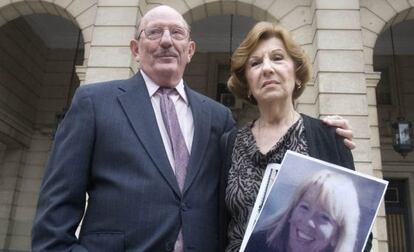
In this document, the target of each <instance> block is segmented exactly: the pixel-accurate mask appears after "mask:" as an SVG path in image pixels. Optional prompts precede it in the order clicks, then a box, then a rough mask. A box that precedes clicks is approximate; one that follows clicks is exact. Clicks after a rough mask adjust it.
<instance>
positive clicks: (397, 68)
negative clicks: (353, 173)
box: [373, 14, 414, 251]
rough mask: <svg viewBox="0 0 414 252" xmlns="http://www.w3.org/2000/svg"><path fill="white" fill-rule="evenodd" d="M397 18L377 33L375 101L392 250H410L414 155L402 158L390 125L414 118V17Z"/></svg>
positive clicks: (374, 62)
mask: <svg viewBox="0 0 414 252" xmlns="http://www.w3.org/2000/svg"><path fill="white" fill-rule="evenodd" d="M403 16H405V15H404V14H403ZM398 17H400V18H401V14H399V15H397V16H396V17H395V18H393V19H392V20H391V21H390V22H389V23H388V24H387V25H386V26H385V28H384V30H383V31H382V32H381V33H380V35H379V36H378V39H377V41H376V44H375V47H374V53H373V68H374V71H376V72H380V73H381V79H380V81H379V83H378V86H377V88H376V101H377V109H378V122H379V134H380V144H381V157H382V168H383V174H384V177H385V178H386V179H387V180H389V181H390V184H389V188H388V190H387V194H386V197H385V210H386V215H387V231H388V241H389V243H388V244H389V250H390V251H411V250H412V248H414V246H413V241H412V239H411V237H412V235H413V222H412V220H413V217H414V216H413V213H412V210H411V209H412V206H413V205H412V202H413V195H412V192H413V188H414V180H413V177H414V154H413V153H409V154H408V155H407V156H406V157H405V158H403V157H402V156H401V155H400V154H399V153H397V152H395V151H394V150H393V147H392V140H393V135H392V126H391V124H392V122H394V121H396V119H397V117H400V116H404V117H405V118H406V119H407V120H409V121H411V122H413V120H414V113H413V112H412V108H413V106H414V104H413V103H412V101H413V98H414V86H413V85H412V81H413V80H414V75H413V74H412V73H413V70H414V46H413V45H414V32H413V29H412V27H413V26H414V20H413V19H411V20H404V21H401V19H398ZM390 28H391V29H392V34H393V40H391V29H390ZM392 42H393V43H394V50H393V48H392ZM410 202H411V203H410Z"/></svg>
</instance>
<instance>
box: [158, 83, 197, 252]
mask: <svg viewBox="0 0 414 252" xmlns="http://www.w3.org/2000/svg"><path fill="white" fill-rule="evenodd" d="M174 92H177V91H176V90H175V89H171V88H159V89H158V93H159V94H160V98H161V99H160V107H161V114H162V119H163V121H164V125H165V128H166V130H167V133H168V137H169V138H170V142H171V148H172V153H173V156H174V168H175V177H176V178H177V182H178V187H179V188H180V190H181V192H183V189H184V181H185V176H186V174H187V164H188V160H189V158H190V154H189V152H188V149H187V145H186V144H185V140H184V136H183V133H182V132H181V128H180V124H179V122H178V117H177V112H176V111H175V106H174V103H173V101H172V100H171V99H170V97H169V95H170V94H172V93H174ZM174 251H175V252H182V251H184V246H183V235H182V230H181V229H180V232H179V234H178V238H177V241H176V242H175V247H174Z"/></svg>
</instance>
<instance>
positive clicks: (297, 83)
mask: <svg viewBox="0 0 414 252" xmlns="http://www.w3.org/2000/svg"><path fill="white" fill-rule="evenodd" d="M295 87H296V89H301V88H302V83H301V82H300V81H295Z"/></svg>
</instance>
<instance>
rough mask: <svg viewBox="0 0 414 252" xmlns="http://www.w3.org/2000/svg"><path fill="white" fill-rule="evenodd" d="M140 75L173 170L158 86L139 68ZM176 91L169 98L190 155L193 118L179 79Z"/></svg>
mask: <svg viewBox="0 0 414 252" xmlns="http://www.w3.org/2000/svg"><path fill="white" fill-rule="evenodd" d="M140 72H141V74H142V77H143V78H144V80H145V85H146V86H147V90H148V93H149V96H150V99H151V103H152V108H153V109H154V112H155V118H156V119H157V124H158V129H159V130H160V133H161V138H162V142H163V143H164V148H165V152H166V153H167V156H168V160H169V161H170V164H171V167H172V168H173V170H174V172H175V167H174V156H173V153H172V148H171V142H170V138H169V137H168V133H167V130H166V128H165V125H164V121H163V119H162V114H161V107H160V95H159V94H158V93H157V91H158V88H159V87H160V86H159V85H157V84H156V83H155V82H154V81H152V80H151V79H150V78H149V77H148V76H147V75H146V74H145V73H144V72H143V71H142V70H140ZM175 89H176V90H177V92H178V93H177V92H173V93H172V94H171V95H169V97H170V99H171V100H172V102H173V103H174V107H175V111H176V112H177V117H178V122H179V124H180V128H181V132H182V133H183V136H184V140H185V143H186V145H187V149H188V153H190V155H191V146H192V143H193V136H194V120H193V114H192V113H191V108H190V103H189V102H188V98H187V94H186V93H185V90H184V82H183V80H182V79H181V80H180V82H179V83H178V85H177V86H176V87H175Z"/></svg>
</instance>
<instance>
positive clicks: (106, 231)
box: [32, 74, 234, 252]
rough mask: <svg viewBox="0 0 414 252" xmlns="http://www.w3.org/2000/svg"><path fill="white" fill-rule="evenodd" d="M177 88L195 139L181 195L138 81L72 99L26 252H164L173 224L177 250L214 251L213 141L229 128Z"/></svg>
mask: <svg viewBox="0 0 414 252" xmlns="http://www.w3.org/2000/svg"><path fill="white" fill-rule="evenodd" d="M185 90H186V92H187V95H188V99H189V102H190V106H191V109H192V113H193V118H194V138H193V144H192V150H191V157H190V161H189V165H188V170H187V177H186V181H185V185H184V190H183V193H181V192H180V190H179V188H178V184H177V181H176V178H175V176H174V173H173V170H172V168H171V166H170V163H169V161H168V158H167V154H166V152H165V149H164V146H163V142H162V138H161V135H160V133H159V130H158V126H157V122H156V119H155V114H154V111H153V108H152V105H151V101H150V98H149V95H148V91H147V89H146V86H145V83H144V80H143V78H142V76H141V75H140V74H137V75H135V76H134V77H132V78H131V79H128V80H120V81H111V82H107V83H99V84H92V85H85V86H81V87H80V88H79V89H78V90H77V91H76V94H75V96H74V98H73V101H72V105H71V107H70V109H69V111H68V112H67V114H66V116H65V118H64V120H63V122H62V123H61V125H60V126H59V129H58V131H57V134H56V137H55V142H54V145H53V149H52V153H51V155H50V158H49V161H48V164H47V168H46V173H45V176H44V180H43V183H42V187H41V192H40V198H39V203H38V210H37V215H36V217H35V221H34V226H33V232H32V249H33V251H99V252H102V251H114V252H119V251H157V252H158V251H172V249H173V247H174V243H175V240H176V238H177V235H178V232H179V229H180V227H181V224H182V231H183V237H184V244H185V251H206V252H207V251H208V252H210V251H216V250H217V246H218V198H217V197H218V184H219V170H220V168H221V163H222V160H221V155H220V151H219V150H220V149H219V147H220V146H219V139H220V137H221V135H222V134H223V133H224V132H226V131H229V130H230V129H231V128H232V127H233V126H234V121H233V119H232V116H231V113H230V111H229V110H228V109H227V108H225V107H224V106H222V105H220V104H218V103H216V102H215V101H213V100H211V99H209V98H207V97H205V96H202V95H200V94H198V93H196V92H194V91H192V90H191V89H190V88H188V87H187V86H186V88H185ZM178 116H179V115H178ZM86 192H87V193H88V195H89V200H88V208H87V211H86V213H85V217H84V221H83V225H82V229H81V232H80V237H79V239H77V238H76V237H75V235H74V233H75V229H76V227H77V225H78V223H79V221H80V220H81V218H82V216H83V214H84V206H85V193H86Z"/></svg>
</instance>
